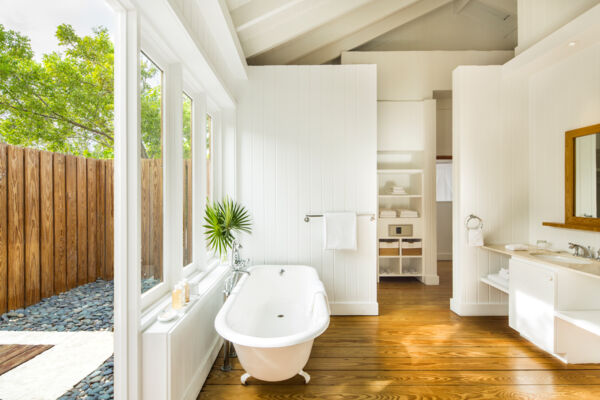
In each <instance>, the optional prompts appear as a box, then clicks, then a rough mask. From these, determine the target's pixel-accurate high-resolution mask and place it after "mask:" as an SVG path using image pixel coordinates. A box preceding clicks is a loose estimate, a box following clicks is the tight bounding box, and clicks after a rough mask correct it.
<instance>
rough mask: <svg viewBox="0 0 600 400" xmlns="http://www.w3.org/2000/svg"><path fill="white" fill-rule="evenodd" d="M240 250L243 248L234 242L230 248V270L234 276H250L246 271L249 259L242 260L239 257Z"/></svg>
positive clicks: (237, 242)
mask: <svg viewBox="0 0 600 400" xmlns="http://www.w3.org/2000/svg"><path fill="white" fill-rule="evenodd" d="M241 248H243V247H242V244H241V243H240V242H239V241H238V240H234V241H233V245H232V246H231V269H232V271H233V273H234V274H235V275H237V274H248V275H250V272H249V271H248V270H246V267H247V266H248V264H250V259H242V257H241V256H240V249H241Z"/></svg>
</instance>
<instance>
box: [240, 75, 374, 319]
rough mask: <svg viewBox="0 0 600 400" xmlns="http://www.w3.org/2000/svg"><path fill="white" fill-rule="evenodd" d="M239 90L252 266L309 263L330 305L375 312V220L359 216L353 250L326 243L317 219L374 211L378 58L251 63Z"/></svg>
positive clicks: (246, 242)
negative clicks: (348, 62)
mask: <svg viewBox="0 0 600 400" xmlns="http://www.w3.org/2000/svg"><path fill="white" fill-rule="evenodd" d="M248 73H249V82H248V83H247V85H245V86H244V87H243V88H242V90H241V92H240V93H239V104H238V115H237V121H238V124H237V127H238V130H237V153H238V166H237V168H238V169H237V173H238V177H237V193H238V199H239V200H240V201H241V202H242V203H243V204H244V205H246V206H247V207H248V209H249V210H250V212H251V213H252V216H253V220H254V231H253V233H252V235H250V236H249V237H246V238H245V240H244V246H245V252H246V254H248V255H249V256H250V257H251V258H252V262H253V264H272V263H275V264H305V265H310V266H313V267H315V268H316V269H317V271H318V272H319V276H320V277H321V280H323V282H324V284H325V287H326V289H327V293H328V295H329V300H330V302H331V305H332V312H333V313H336V314H375V313H377V286H376V252H375V244H376V222H375V221H370V220H369V218H368V217H359V218H358V248H359V249H358V251H356V252H351V251H336V252H333V251H324V250H323V239H322V230H323V226H322V219H319V218H315V219H312V220H311V221H310V222H309V223H305V222H304V221H303V219H304V215H305V214H311V213H314V214H321V213H323V212H326V211H343V210H347V211H357V212H359V213H375V210H376V194H377V182H376V177H377V176H376V168H377V167H376V155H377V149H376V138H377V108H376V107H377V102H376V71H375V67H374V66H274V67H250V68H249V72H248Z"/></svg>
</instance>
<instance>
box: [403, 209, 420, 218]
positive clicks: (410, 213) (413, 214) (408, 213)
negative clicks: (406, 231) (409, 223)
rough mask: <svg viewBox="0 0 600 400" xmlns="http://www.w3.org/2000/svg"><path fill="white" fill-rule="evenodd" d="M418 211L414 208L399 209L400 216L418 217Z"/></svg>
mask: <svg viewBox="0 0 600 400" xmlns="http://www.w3.org/2000/svg"><path fill="white" fill-rule="evenodd" d="M418 217H419V213H418V212H417V211H415V210H400V218H418Z"/></svg>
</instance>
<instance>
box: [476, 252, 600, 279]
mask: <svg viewBox="0 0 600 400" xmlns="http://www.w3.org/2000/svg"><path fill="white" fill-rule="evenodd" d="M504 246H505V245H503V244H489V245H484V246H481V248H482V249H484V250H489V251H493V252H496V253H500V254H504V255H507V256H510V257H517V258H521V259H525V260H528V261H533V262H536V263H540V264H545V265H548V266H551V267H559V268H565V269H567V270H570V271H575V272H578V273H581V274H584V275H587V276H591V277H594V278H600V262H598V261H597V260H593V259H589V258H583V257H575V256H572V255H571V254H569V253H568V252H566V251H551V250H541V249H538V248H537V247H535V246H529V248H528V249H527V250H514V251H513V250H508V249H506V248H505V247H504ZM540 254H547V255H549V256H560V257H562V258H565V259H573V260H574V261H576V262H574V263H570V262H566V261H565V262H561V261H554V260H552V261H551V260H548V259H544V258H541V257H539V256H536V255H540ZM581 262H586V264H581Z"/></svg>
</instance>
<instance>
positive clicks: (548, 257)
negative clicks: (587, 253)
mask: <svg viewBox="0 0 600 400" xmlns="http://www.w3.org/2000/svg"><path fill="white" fill-rule="evenodd" d="M530 255H531V256H534V257H536V258H539V259H541V260H545V261H550V262H558V263H563V264H591V263H592V262H591V261H590V260H585V259H583V258H578V257H567V256H561V255H558V254H548V253H531V254H530Z"/></svg>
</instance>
